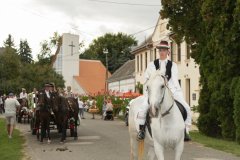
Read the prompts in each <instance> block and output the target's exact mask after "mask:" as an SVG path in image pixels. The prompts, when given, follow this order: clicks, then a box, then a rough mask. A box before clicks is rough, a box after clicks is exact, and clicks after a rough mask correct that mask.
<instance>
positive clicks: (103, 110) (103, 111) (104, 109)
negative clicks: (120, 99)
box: [102, 100, 107, 119]
mask: <svg viewBox="0 0 240 160" xmlns="http://www.w3.org/2000/svg"><path fill="white" fill-rule="evenodd" d="M106 105H107V100H105V101H104V104H103V108H102V119H103V118H104V117H105V111H106Z"/></svg>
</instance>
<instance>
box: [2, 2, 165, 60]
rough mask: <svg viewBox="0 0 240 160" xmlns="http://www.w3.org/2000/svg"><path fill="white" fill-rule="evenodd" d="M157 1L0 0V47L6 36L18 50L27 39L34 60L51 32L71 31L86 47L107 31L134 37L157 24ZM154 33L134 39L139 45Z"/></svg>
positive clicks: (150, 32)
mask: <svg viewBox="0 0 240 160" xmlns="http://www.w3.org/2000/svg"><path fill="white" fill-rule="evenodd" d="M100 1H101V2H100ZM160 1H161V0H148V1H147V0H0V22H1V23H0V46H3V41H4V40H5V39H6V38H7V37H8V34H11V35H12V36H13V38H14V41H15V44H16V45H17V48H18V47H19V41H20V39H27V41H28V43H29V45H30V47H31V48H32V54H33V58H34V59H35V60H36V55H37V54H38V53H39V51H40V45H39V44H40V42H42V41H43V40H49V37H51V36H52V35H53V32H55V31H58V33H59V34H62V33H69V32H71V33H74V34H77V35H79V37H80V41H81V40H84V44H85V47H86V48H87V47H88V45H89V44H90V43H91V42H92V40H93V39H95V38H97V37H99V36H102V35H104V34H105V33H107V32H111V33H117V32H123V33H127V34H134V33H136V32H139V31H142V30H145V29H147V28H150V27H152V26H154V25H156V23H157V20H158V18H159V11H160V9H161V6H160V4H161V2H160ZM107 2H116V3H107ZM118 3H130V4H145V5H129V4H128V5H127V4H118ZM71 28H74V29H71ZM153 30H154V28H152V29H149V30H146V31H144V32H142V33H139V34H136V35H134V36H135V37H136V39H137V40H138V41H139V42H138V43H141V42H142V41H143V40H144V39H145V36H146V37H148V36H149V35H151V34H152V33H153ZM81 31H83V32H86V33H89V34H91V35H89V34H86V33H83V32H81ZM92 35H94V36H92ZM53 52H54V53H55V49H53Z"/></svg>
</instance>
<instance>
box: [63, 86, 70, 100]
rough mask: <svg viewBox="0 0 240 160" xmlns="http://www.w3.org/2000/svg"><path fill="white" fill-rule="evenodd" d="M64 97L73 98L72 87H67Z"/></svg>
mask: <svg viewBox="0 0 240 160" xmlns="http://www.w3.org/2000/svg"><path fill="white" fill-rule="evenodd" d="M64 97H66V98H67V97H72V91H71V87H70V86H67V91H66V92H65V94H64Z"/></svg>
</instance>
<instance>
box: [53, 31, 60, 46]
mask: <svg viewBox="0 0 240 160" xmlns="http://www.w3.org/2000/svg"><path fill="white" fill-rule="evenodd" d="M61 39H62V36H61V35H60V34H58V31H56V32H54V33H53V36H52V37H50V44H51V45H52V46H54V47H57V46H58V45H59V43H60V41H61Z"/></svg>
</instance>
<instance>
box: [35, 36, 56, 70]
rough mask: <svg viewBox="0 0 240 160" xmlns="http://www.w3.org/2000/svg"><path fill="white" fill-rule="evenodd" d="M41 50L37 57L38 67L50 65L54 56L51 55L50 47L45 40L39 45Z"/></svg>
mask: <svg viewBox="0 0 240 160" xmlns="http://www.w3.org/2000/svg"><path fill="white" fill-rule="evenodd" d="M40 46H41V50H40V53H39V54H38V55H37V59H38V63H39V64H40V65H50V64H51V62H52V59H53V57H54V55H53V54H52V50H51V46H50V45H49V43H48V41H47V40H44V41H42V42H41V43H40Z"/></svg>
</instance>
